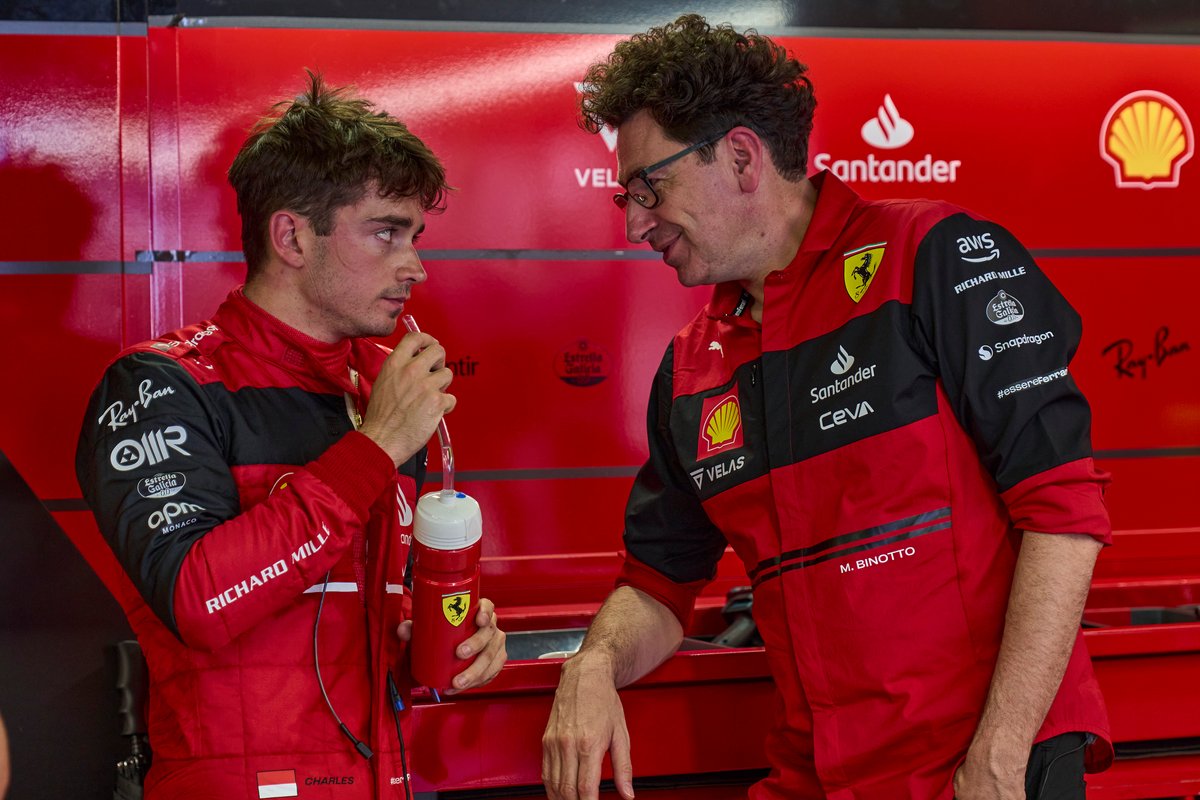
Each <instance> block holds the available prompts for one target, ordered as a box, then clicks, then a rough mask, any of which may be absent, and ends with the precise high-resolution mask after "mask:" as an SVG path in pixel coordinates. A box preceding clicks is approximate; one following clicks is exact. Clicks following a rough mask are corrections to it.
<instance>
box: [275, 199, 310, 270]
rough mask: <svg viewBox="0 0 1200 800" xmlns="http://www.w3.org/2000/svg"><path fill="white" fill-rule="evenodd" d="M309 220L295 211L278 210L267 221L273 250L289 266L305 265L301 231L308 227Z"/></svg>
mask: <svg viewBox="0 0 1200 800" xmlns="http://www.w3.org/2000/svg"><path fill="white" fill-rule="evenodd" d="M308 227H309V226H308V220H307V219H305V218H304V217H302V216H300V215H299V214H297V213H296V212H294V211H287V210H284V211H276V212H275V213H274V214H272V215H271V219H270V221H269V222H268V223H267V231H268V233H269V234H270V239H271V250H272V251H273V252H274V253H275V255H276V256H277V257H278V258H279V259H280V260H282V261H283V263H285V264H287V265H288V266H289V267H302V266H304V247H303V244H302V242H301V233H302V232H303V231H305V230H306V229H307V228H308Z"/></svg>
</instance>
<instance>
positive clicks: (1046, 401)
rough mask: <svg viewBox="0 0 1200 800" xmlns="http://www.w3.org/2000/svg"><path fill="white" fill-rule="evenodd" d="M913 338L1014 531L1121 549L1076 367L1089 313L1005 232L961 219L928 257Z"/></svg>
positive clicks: (935, 233) (933, 242)
mask: <svg viewBox="0 0 1200 800" xmlns="http://www.w3.org/2000/svg"><path fill="white" fill-rule="evenodd" d="M912 308H913V336H914V339H915V340H916V343H917V347H918V349H919V350H921V351H922V352H923V354H924V356H925V357H926V358H927V359H928V360H929V361H930V362H931V363H932V364H933V365H934V369H935V371H936V372H937V374H938V375H939V377H940V378H941V381H942V384H943V385H944V387H945V390H946V394H947V396H948V398H949V401H950V404H951V406H952V408H953V410H954V414H955V415H956V416H957V418H958V420H959V422H960V424H961V425H962V426H963V428H964V429H965V430H966V431H967V432H968V433H969V434H970V436H971V437H972V439H974V441H975V445H976V447H977V448H978V450H979V454H980V458H981V459H982V461H983V464H984V466H985V467H986V468H987V469H988V470H989V471H990V472H991V474H992V476H993V477H994V478H995V480H996V483H997V485H998V488H999V491H1000V493H1001V497H1002V499H1003V500H1004V502H1005V503H1006V505H1007V506H1008V510H1009V515H1010V517H1011V518H1012V520H1013V523H1014V524H1015V525H1016V526H1017V527H1018V528H1021V529H1024V530H1034V531H1038V532H1045V533H1060V532H1061V533H1085V534H1088V535H1091V536H1093V537H1095V538H1097V539H1099V540H1100V541H1103V542H1109V541H1111V527H1110V524H1109V520H1108V513H1107V510H1106V509H1105V506H1104V502H1103V494H1104V488H1105V486H1106V485H1107V483H1108V476H1107V474H1106V473H1103V472H1101V471H1099V470H1097V469H1096V467H1095V464H1094V462H1093V460H1092V445H1091V409H1090V408H1089V406H1088V403H1087V400H1086V399H1085V398H1084V396H1083V394H1082V393H1081V392H1080V391H1079V387H1078V386H1076V385H1075V381H1074V379H1073V378H1072V377H1071V373H1070V372H1069V370H1068V365H1069V364H1070V361H1071V359H1072V358H1073V357H1074V355H1075V351H1076V350H1077V349H1078V347H1079V339H1080V336H1081V334H1082V323H1081V320H1080V317H1079V315H1078V314H1077V313H1076V312H1075V310H1074V309H1073V308H1072V307H1071V306H1070V304H1069V303H1068V302H1067V301H1066V299H1065V298H1064V297H1063V296H1062V294H1061V293H1060V292H1059V291H1058V290H1057V289H1056V288H1055V287H1054V285H1053V284H1052V283H1051V282H1050V280H1049V279H1048V278H1047V277H1046V275H1045V274H1044V273H1043V272H1042V271H1041V269H1039V268H1038V266H1037V264H1036V263H1034V260H1033V257H1032V256H1031V255H1030V254H1029V252H1028V251H1027V250H1026V249H1025V248H1024V247H1023V246H1022V245H1021V243H1020V242H1018V241H1017V240H1016V238H1015V237H1013V236H1012V234H1010V233H1009V232H1008V231H1006V230H1005V229H1004V228H1002V227H1000V226H999V225H996V224H995V223H992V222H988V221H984V220H978V219H974V218H972V217H971V216H969V215H967V214H965V213H959V214H955V215H953V216H950V217H947V218H946V219H944V220H942V221H940V222H938V223H937V224H935V225H934V226H933V227H932V228H931V229H930V231H929V233H928V234H926V236H925V237H924V239H923V240H922V242H921V244H920V246H919V247H918V249H917V255H916V263H915V267H914V280H913V304H912Z"/></svg>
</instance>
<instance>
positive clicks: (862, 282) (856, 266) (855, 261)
mask: <svg viewBox="0 0 1200 800" xmlns="http://www.w3.org/2000/svg"><path fill="white" fill-rule="evenodd" d="M886 246H887V242H876V243H875V244H867V245H863V246H862V247H858V248H855V249H854V250H850V251H849V252H846V253H842V259H843V261H842V272H843V277H844V278H845V281H846V294H848V295H850V299H851V300H853V301H854V302H856V303H857V302H858V301H859V300H861V299H862V296H863V295H864V294H866V293H867V289H869V288H871V281H873V280H875V275H876V273H878V272H879V267H880V265H881V264H882V263H883V250H884V247H886Z"/></svg>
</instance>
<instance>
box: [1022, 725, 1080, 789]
mask: <svg viewBox="0 0 1200 800" xmlns="http://www.w3.org/2000/svg"><path fill="white" fill-rule="evenodd" d="M1094 738H1095V737H1093V736H1092V735H1091V734H1090V733H1089V734H1084V738H1083V744H1081V745H1079V747H1075V748H1072V749H1070V750H1068V751H1067V752H1065V753H1059V754H1058V755H1056V756H1055V757H1054V758H1052V759H1050V763H1049V764H1047V765H1046V768H1045V769H1043V770H1042V783H1041V785H1040V786H1038V790H1037V794H1035V795H1034V797H1035V798H1039V797H1041V796H1042V792H1044V791H1046V784H1047V783H1049V781H1050V768H1051V767H1053V766H1054V763H1055V762H1056V761H1058V760H1059V759H1060V758H1063V757H1065V756H1069V755H1071V754H1072V753H1078V752H1079V751H1080V750H1082V749H1083V748H1085V747H1087V746H1088V745H1089V744H1091V742H1092V740H1093V739H1094Z"/></svg>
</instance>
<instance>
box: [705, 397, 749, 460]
mask: <svg viewBox="0 0 1200 800" xmlns="http://www.w3.org/2000/svg"><path fill="white" fill-rule="evenodd" d="M742 443H743V442H742V406H741V403H740V402H739V401H738V392H737V385H736V384H735V385H734V387H733V391H731V392H727V393H725V394H720V395H717V396H715V397H708V398H705V400H704V405H703V406H702V407H701V410H700V436H699V439H698V441H697V443H696V459H697V460H700V459H702V458H708V457H709V456H710V455H713V454H714V453H717V452H719V451H721V450H727V449H729V448H735V447H741V446H742Z"/></svg>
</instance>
